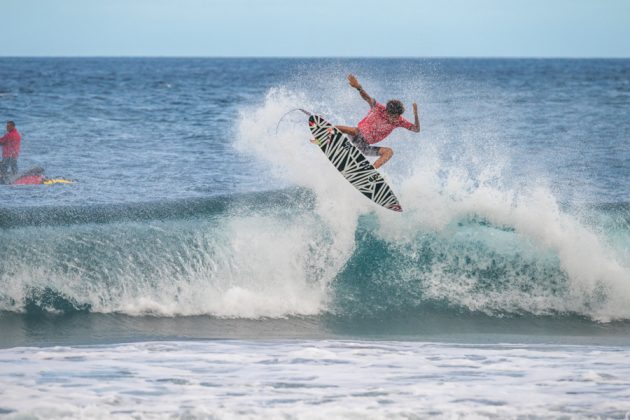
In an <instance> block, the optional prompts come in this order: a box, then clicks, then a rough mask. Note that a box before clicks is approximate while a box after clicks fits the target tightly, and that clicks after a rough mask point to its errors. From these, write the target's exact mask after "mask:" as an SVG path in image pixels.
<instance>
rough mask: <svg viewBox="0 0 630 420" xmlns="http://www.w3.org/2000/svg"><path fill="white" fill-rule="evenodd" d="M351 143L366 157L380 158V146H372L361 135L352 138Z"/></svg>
mask: <svg viewBox="0 0 630 420" xmlns="http://www.w3.org/2000/svg"><path fill="white" fill-rule="evenodd" d="M350 141H351V142H352V144H354V145H355V146H356V148H357V149H359V150H360V151H361V153H363V154H364V155H365V156H380V151H381V148H380V147H378V146H372V145H371V144H370V143H368V142H367V140H365V139H364V138H363V136H362V135H361V133H359V134H357V135H356V136H354V137H350Z"/></svg>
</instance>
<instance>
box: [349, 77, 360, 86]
mask: <svg viewBox="0 0 630 420" xmlns="http://www.w3.org/2000/svg"><path fill="white" fill-rule="evenodd" d="M348 82H350V86H352V87H353V88H355V89H358V88H360V87H361V85H360V84H359V81H358V80H357V78H356V77H355V76H354V74H349V75H348Z"/></svg>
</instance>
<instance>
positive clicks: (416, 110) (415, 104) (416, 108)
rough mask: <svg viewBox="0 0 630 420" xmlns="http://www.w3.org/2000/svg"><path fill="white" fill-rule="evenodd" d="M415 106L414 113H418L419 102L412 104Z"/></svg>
mask: <svg viewBox="0 0 630 420" xmlns="http://www.w3.org/2000/svg"><path fill="white" fill-rule="evenodd" d="M411 106H412V107H413V113H414V114H417V113H418V104H417V103H415V102H414V103H413V105H411Z"/></svg>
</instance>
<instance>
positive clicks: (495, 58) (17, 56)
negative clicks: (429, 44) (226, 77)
mask: <svg viewBox="0 0 630 420" xmlns="http://www.w3.org/2000/svg"><path fill="white" fill-rule="evenodd" d="M5 58H173V59H182V58H186V59H193V58H199V59H297V60H309V59H312V60H317V59H336V60H339V59H342V60H343V59H347V60H356V59H361V60H362V59H375V60H418V59H432V60H436V59H437V60H445V59H456V60H457V59H481V60H503V59H505V60H510V59H514V60H626V59H630V56H527V55H523V56H519V55H514V56H492V55H488V56H465V55H462V56H455V55H448V56H334V55H330V56H324V55H322V56H281V55H278V56H273V55H260V56H257V55H0V59H5Z"/></svg>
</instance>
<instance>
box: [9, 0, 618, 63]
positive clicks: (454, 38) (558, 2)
mask: <svg viewBox="0 0 630 420" xmlns="http://www.w3.org/2000/svg"><path fill="white" fill-rule="evenodd" d="M0 6H1V9H0V10H1V12H0V13H1V15H0V16H1V19H2V20H1V22H2V23H1V24H0V56H185V57H191V56H202V57H213V56H221V57H226V56H227V57H241V56H244V57H251V56H255V57H269V56H271V57H322V56H325V57H630V0H444V1H439V0H434V1H424V0H355V1H349V0H320V1H310V2H307V1H302V0H260V1H257V0H0Z"/></svg>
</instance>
